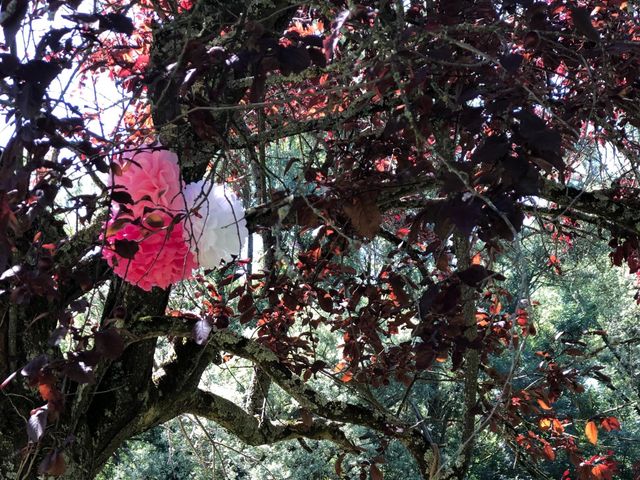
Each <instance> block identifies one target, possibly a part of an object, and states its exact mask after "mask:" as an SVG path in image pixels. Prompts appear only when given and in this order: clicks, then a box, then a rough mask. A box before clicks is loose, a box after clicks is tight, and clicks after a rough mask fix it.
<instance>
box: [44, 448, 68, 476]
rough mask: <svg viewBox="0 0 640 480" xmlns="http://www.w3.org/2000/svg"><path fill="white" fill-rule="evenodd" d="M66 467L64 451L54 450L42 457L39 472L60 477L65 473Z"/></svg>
mask: <svg viewBox="0 0 640 480" xmlns="http://www.w3.org/2000/svg"><path fill="white" fill-rule="evenodd" d="M66 469H67V466H66V464H65V462H64V456H63V455H62V452H60V451H58V450H53V451H52V452H51V453H49V454H47V455H46V456H45V457H44V458H43V459H42V462H40V466H39V467H38V473H39V474H41V475H51V476H54V477H59V476H60V475H63V474H64V472H65V471H66Z"/></svg>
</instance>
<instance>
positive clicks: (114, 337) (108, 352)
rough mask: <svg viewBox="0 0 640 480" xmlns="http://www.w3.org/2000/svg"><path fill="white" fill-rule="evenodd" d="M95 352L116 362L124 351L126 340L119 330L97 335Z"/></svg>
mask: <svg viewBox="0 0 640 480" xmlns="http://www.w3.org/2000/svg"><path fill="white" fill-rule="evenodd" d="M94 338H95V351H96V352H97V353H98V354H100V355H101V356H103V357H105V358H108V359H109V360H116V359H117V358H118V357H119V356H120V355H122V352H123V351H124V340H123V338H122V336H121V335H120V333H118V331H117V330H115V329H113V328H110V329H109V330H104V331H102V332H98V333H96V334H95V337H94Z"/></svg>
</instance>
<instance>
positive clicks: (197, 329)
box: [191, 318, 212, 345]
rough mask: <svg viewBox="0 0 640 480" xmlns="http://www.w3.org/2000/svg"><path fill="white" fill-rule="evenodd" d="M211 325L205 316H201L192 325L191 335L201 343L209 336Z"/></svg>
mask: <svg viewBox="0 0 640 480" xmlns="http://www.w3.org/2000/svg"><path fill="white" fill-rule="evenodd" d="M211 330H212V326H211V323H210V322H209V320H208V319H207V318H201V319H200V320H198V321H197V322H196V323H195V325H194V326H193V330H192V331H191V336H192V337H193V340H194V341H195V342H196V343H197V344H198V345H203V344H204V343H205V342H206V341H207V339H208V338H209V334H210V333H211Z"/></svg>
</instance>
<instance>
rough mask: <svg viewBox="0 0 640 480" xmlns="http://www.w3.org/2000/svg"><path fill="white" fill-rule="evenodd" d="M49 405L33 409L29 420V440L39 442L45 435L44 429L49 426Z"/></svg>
mask: <svg viewBox="0 0 640 480" xmlns="http://www.w3.org/2000/svg"><path fill="white" fill-rule="evenodd" d="M47 414H48V412H47V406H46V405H45V406H43V407H40V408H37V409H35V410H34V411H33V413H32V414H31V416H30V417H29V420H28V421H27V435H28V436H29V441H30V442H33V443H37V442H39V441H40V439H41V438H42V436H43V435H44V431H45V429H46V428H47Z"/></svg>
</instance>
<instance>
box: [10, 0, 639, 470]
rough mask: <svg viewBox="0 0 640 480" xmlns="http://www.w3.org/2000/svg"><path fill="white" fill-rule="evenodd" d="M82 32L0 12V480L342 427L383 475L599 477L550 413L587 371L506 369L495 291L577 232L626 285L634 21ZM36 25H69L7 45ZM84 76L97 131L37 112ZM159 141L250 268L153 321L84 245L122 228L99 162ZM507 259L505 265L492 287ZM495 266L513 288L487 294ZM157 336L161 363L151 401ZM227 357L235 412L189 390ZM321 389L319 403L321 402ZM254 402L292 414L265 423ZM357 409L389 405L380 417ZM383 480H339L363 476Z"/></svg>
mask: <svg viewBox="0 0 640 480" xmlns="http://www.w3.org/2000/svg"><path fill="white" fill-rule="evenodd" d="M79 7H80V5H79V4H77V3H76V2H69V3H64V4H62V3H60V2H52V3H49V4H48V5H40V4H38V3H30V2H27V1H19V0H15V1H10V2H5V4H3V7H2V12H3V15H2V21H0V24H1V25H2V27H3V31H4V39H5V46H6V53H3V54H2V55H1V64H0V67H1V68H0V72H1V73H2V76H3V80H2V92H3V93H2V95H3V108H4V109H5V112H6V114H7V115H8V117H9V118H10V119H11V122H12V126H13V127H14V133H13V134H12V135H11V137H10V138H9V139H8V141H7V142H6V144H5V148H4V150H3V152H2V157H1V159H0V162H1V165H0V226H1V227H2V228H0V270H1V271H3V272H4V273H3V274H2V276H1V277H0V282H1V283H2V286H1V287H0V288H1V289H2V292H1V296H0V311H1V312H2V315H1V318H2V321H1V322H0V375H2V377H3V378H7V380H6V381H5V382H4V383H3V395H2V397H0V402H1V404H2V408H3V412H11V414H7V415H5V416H4V417H3V418H2V420H0V422H1V426H2V428H1V432H2V434H1V435H0V450H1V451H2V452H3V462H2V465H1V466H0V474H1V475H2V476H3V478H32V477H35V476H36V475H37V472H38V471H40V472H42V473H49V474H52V475H53V474H55V475H61V476H63V477H65V476H66V477H67V478H74V479H81V478H93V477H94V476H95V475H96V474H97V473H98V472H99V471H100V469H101V468H102V467H103V466H104V464H105V462H106V461H107V460H108V459H109V458H110V456H111V455H112V454H113V453H114V451H115V450H116V449H117V448H118V447H119V446H120V445H121V444H122V442H123V441H124V440H126V439H127V438H130V437H132V436H134V435H136V434H139V433H142V432H145V431H147V430H148V429H150V428H152V427H154V426H156V425H159V424H161V423H163V422H166V421H168V420H170V419H172V418H174V417H175V416H177V415H179V414H182V413H191V414H195V415H199V416H202V417H205V418H208V419H211V420H213V421H215V422H217V423H218V424H220V425H222V426H224V427H225V428H226V429H228V430H229V431H230V432H232V433H233V434H235V435H237V436H238V437H239V438H240V439H241V440H242V441H244V442H246V443H249V444H252V445H258V444H271V443H275V442H280V441H285V440H290V439H295V438H309V439H321V440H327V441H330V442H333V443H335V444H336V445H338V446H339V447H340V448H341V449H343V451H344V452H345V453H353V454H357V453H361V452H362V450H361V447H360V446H359V445H358V443H357V442H356V441H355V439H354V438H352V437H350V436H349V434H348V428H347V426H349V425H357V426H361V427H364V428H365V429H367V431H369V432H375V434H376V435H378V436H379V437H380V438H381V439H382V440H381V441H380V451H381V452H383V451H384V448H385V444H388V442H390V441H391V440H397V441H399V442H400V443H402V444H403V445H404V446H405V448H406V449H407V450H408V451H409V452H410V453H411V455H412V456H413V458H414V459H415V461H416V464H417V468H418V469H419V471H420V472H421V475H422V476H424V477H425V478H465V476H466V475H467V472H468V470H469V467H470V465H471V463H472V461H473V459H474V452H476V451H477V439H478V436H479V435H481V434H483V432H485V431H488V430H490V431H491V432H493V434H495V435H496V436H497V438H498V439H499V441H500V442H501V444H503V445H507V446H509V448H511V449H513V451H514V452H518V454H520V453H522V454H524V456H525V457H524V458H525V460H522V468H525V469H526V470H527V471H528V472H529V474H530V475H532V476H538V477H540V478H546V477H544V476H543V475H544V473H543V472H542V473H541V472H540V469H539V467H538V466H537V462H539V461H541V460H543V459H546V460H547V461H554V460H556V461H560V459H559V458H558V459H556V457H557V456H558V455H559V454H562V458H563V459H564V460H563V461H564V462H565V464H566V465H567V466H568V467H570V468H571V471H572V473H571V475H577V476H578V478H585V479H590V478H611V475H612V474H613V472H614V470H615V463H614V460H613V459H612V458H611V455H610V454H609V453H607V452H604V451H601V452H599V453H598V454H597V455H594V456H591V457H588V456H586V454H585V452H586V449H585V446H584V444H583V443H580V442H576V441H575V439H574V436H573V435H571V434H569V432H568V431H567V430H568V424H569V423H570V422H569V421H568V420H567V416H566V415H565V414H564V413H563V412H562V411H561V409H562V408H566V407H563V406H562V403H563V402H562V399H563V395H568V394H569V393H571V392H573V393H579V392H581V391H582V390H583V388H584V387H583V383H584V378H585V377H584V375H585V371H583V370H582V369H580V368H578V367H576V366H571V368H566V369H565V368H563V365H562V364H561V363H560V361H559V360H557V358H556V357H555V356H554V355H553V354H552V353H550V352H541V360H542V364H540V365H538V363H539V361H540V360H535V361H534V360H532V359H531V358H530V357H527V356H523V353H522V352H523V350H524V349H525V348H526V345H527V340H528V338H529V336H530V335H532V334H534V333H535V326H534V325H533V323H532V322H531V311H530V304H529V302H528V299H529V294H530V292H529V291H528V290H529V289H528V288H527V286H528V285H529V282H530V280H531V278H527V277H526V275H525V274H533V275H535V272H533V273H532V272H531V271H529V270H527V269H525V268H520V267H523V266H524V265H525V263H524V259H525V258H526V253H525V252H524V251H523V245H524V242H525V241H526V238H527V237H528V235H530V234H535V235H539V236H543V237H545V236H546V237H552V241H553V242H555V243H554V244H553V245H554V248H555V249H556V250H558V251H556V252H547V251H545V250H544V248H541V252H540V253H539V254H540V257H539V258H536V259H535V260H536V262H537V264H538V267H537V268H542V269H547V270H551V271H554V272H556V273H557V274H561V273H562V254H563V253H562V246H563V245H565V246H566V245H568V244H570V243H571V240H572V239H573V238H575V237H576V236H581V235H590V236H597V235H601V236H606V237H607V240H608V241H609V248H610V249H611V258H612V261H613V263H614V264H615V265H617V266H621V265H623V264H625V265H627V267H628V268H629V270H630V272H631V273H636V272H638V270H639V268H640V256H639V253H638V250H639V246H638V235H639V234H640V220H639V219H638V215H637V213H636V212H637V210H638V207H639V206H640V205H639V204H640V201H639V200H638V198H640V196H639V195H638V194H639V191H638V160H637V159H638V158H639V153H640V152H639V148H640V147H639V144H638V131H637V128H638V127H640V111H638V108H637V105H636V102H635V101H634V99H635V98H636V97H637V94H638V91H639V90H640V84H639V83H638V80H637V79H638V78H639V75H638V74H639V70H640V57H639V53H640V45H639V43H638V35H639V34H640V31H639V30H640V27H638V25H640V22H639V18H638V16H639V15H638V12H637V11H636V10H635V7H634V6H633V4H632V3H631V2H623V1H613V0H611V1H604V0H602V1H597V2H596V1H585V2H581V3H580V4H574V2H563V1H549V2H535V3H534V2H532V1H525V0H522V1H502V2H492V1H488V0H487V1H484V0H478V1H464V0H457V1H442V2H440V1H424V2H413V1H412V2H400V1H397V2H378V1H371V2H366V1H365V2H361V3H358V4H351V3H347V2H341V1H332V2H318V3H313V2H290V1H288V0H276V1H261V0H255V1H252V2H244V1H242V2H240V1H224V2H218V1H215V0H201V1H199V2H195V3H193V4H192V3H190V2H188V1H182V2H172V1H160V2H156V1H140V2H137V3H134V4H120V3H118V2H114V3H105V4H104V5H103V8H104V11H99V12H92V13H84V12H82V11H80V10H79ZM56 12H57V13H56ZM49 13H51V14H52V15H53V14H55V15H58V18H62V17H64V18H65V19H66V21H67V24H66V25H67V26H65V27H63V28H53V27H52V26H48V27H47V29H46V31H45V32H44V33H43V34H37V33H32V34H28V33H29V31H30V29H31V30H33V31H34V32H37V28H36V25H37V19H38V18H39V17H42V16H44V15H45V14H49ZM25 32H26V34H25ZM107 78H108V79H110V80H112V81H115V84H116V85H117V88H118V89H117V90H115V87H110V88H114V92H115V91H117V92H118V93H119V94H121V95H122V97H121V99H119V100H118V99H116V101H115V102H114V103H115V104H117V105H120V106H121V111H122V117H123V122H122V123H121V124H119V127H122V126H123V125H124V128H122V129H120V130H115V131H114V133H113V135H111V134H109V133H108V132H107V133H105V132H106V126H105V124H106V123H107V120H106V118H104V119H102V118H100V114H101V112H102V111H103V109H104V108H105V105H104V103H101V101H96V107H95V109H94V110H91V108H89V107H86V102H83V101H77V100H76V99H74V98H73V97H72V96H71V95H70V93H69V90H68V88H67V87H64V86H63V87H62V88H58V87H56V85H57V83H56V82H58V81H61V82H64V83H62V84H63V85H64V84H67V82H68V84H69V85H72V84H73V82H76V81H78V82H80V83H83V84H85V85H86V84H91V83H93V86H94V89H93V91H94V92H100V90H101V89H102V88H103V87H104V85H105V82H106V81H107V80H105V79H107ZM54 91H56V92H57V93H58V95H57V98H56V94H55V93H54ZM97 95H98V94H96V97H97ZM112 101H113V99H112ZM96 121H97V123H96ZM96 125H98V127H100V130H96V128H95V126H96ZM98 132H99V133H98ZM156 140H157V141H160V142H161V143H162V145H163V146H164V148H167V149H170V150H171V151H173V152H175V153H176V154H177V157H178V158H179V161H180V175H181V177H182V179H183V180H184V181H185V182H186V183H190V182H196V181H199V180H201V179H202V178H204V177H207V178H209V179H215V180H216V181H218V182H219V183H222V182H225V183H227V184H228V185H230V186H231V187H232V188H234V189H235V190H236V191H237V193H238V194H240V195H242V196H243V197H244V199H245V202H246V203H247V205H250V208H249V209H248V210H247V214H246V222H247V225H248V227H249V230H250V231H252V232H256V233H258V234H260V236H261V238H262V252H263V255H262V256H263V258H262V261H258V260H257V259H256V258H253V257H254V256H255V255H253V254H254V253H259V249H258V248H257V247H256V249H255V250H252V249H253V247H252V246H251V245H250V246H249V253H248V257H250V259H249V260H244V259H238V260H237V261H236V262H231V263H230V264H227V265H226V266H224V267H221V268H219V269H215V270H214V271H213V272H209V271H205V272H202V273H198V274H196V275H195V277H194V279H193V280H192V281H189V282H184V283H183V284H182V285H177V286H176V287H175V288H174V290H173V292H174V293H173V296H172V294H171V292H170V291H168V290H161V289H158V288H155V289H153V290H151V291H148V292H147V291H143V290H142V289H140V288H137V287H136V286H134V285H130V284H128V283H126V282H124V281H123V280H122V279H121V278H119V277H116V276H114V275H113V273H112V271H111V269H110V268H109V266H108V265H107V263H106V262H105V261H104V260H103V258H102V255H100V253H99V252H98V253H96V252H95V247H99V248H98V250H99V249H100V248H102V249H104V248H105V238H106V237H107V238H108V235H109V231H108V230H105V221H106V220H107V218H108V216H109V207H110V206H113V205H118V206H119V208H121V209H122V208H134V207H133V206H132V205H134V206H135V203H136V202H132V200H131V194H132V193H134V192H126V191H125V192H123V191H122V190H119V189H117V188H114V187H111V186H110V185H113V183H111V184H109V183H108V182H106V181H105V179H106V178H107V177H111V178H112V179H113V178H115V177H118V176H119V175H121V174H122V172H121V171H120V170H119V168H120V167H119V163H118V162H117V161H115V160H114V158H115V156H116V155H117V154H118V153H119V152H122V150H124V149H130V148H150V147H149V146H148V145H149V144H150V143H151V142H152V141H156ZM144 145H146V146H144ZM285 147H286V148H285ZM282 152H284V154H285V155H287V156H286V157H285V158H282V156H281V155H282ZM87 183H91V186H87V185H86V184H87ZM78 189H79V190H78ZM127 195H129V196H127ZM145 214H146V212H145ZM183 217H184V215H183ZM533 222H539V225H541V228H540V229H539V230H538V231H536V230H535V228H532V227H531V225H532V224H533ZM171 225H172V226H171V227H169V230H168V231H169V232H170V231H171V228H173V226H174V222H172V223H171ZM134 243H135V242H134ZM137 248H138V247H135V246H132V245H131V244H130V243H121V244H119V246H118V245H116V253H118V254H119V255H121V256H122V257H124V258H132V257H135V255H136V254H137V253H138V252H137ZM506 255H509V256H511V258H514V259H515V260H514V264H512V265H509V266H504V267H501V266H500V265H501V263H500V262H501V260H503V259H504V258H505V256H506ZM534 263H535V262H534ZM500 268H502V269H503V271H504V273H505V274H507V275H511V274H510V273H509V272H514V271H516V272H519V274H520V277H515V278H516V281H515V282H510V283H509V284H510V285H512V284H513V285H514V287H513V288H510V289H507V287H506V286H503V285H501V282H503V280H505V276H503V274H501V273H498V270H499V269H500ZM613 300H615V299H612V301H613ZM170 302H171V303H170ZM168 306H169V307H168ZM243 326H250V327H252V328H254V329H255V332H256V335H255V336H252V337H248V336H246V335H243V334H242V332H241V328H242V327H243ZM323 331H330V332H331V333H332V334H333V336H335V337H336V338H337V340H335V343H340V350H339V351H340V355H341V358H340V360H339V362H337V365H336V364H329V363H328V362H327V358H322V355H321V354H319V353H318V351H317V349H316V347H317V345H318V338H319V336H320V333H321V332H323ZM598 335H599V338H602V339H603V341H604V342H606V341H607V334H606V332H600V333H599V334H598ZM166 338H169V339H170V344H171V349H172V352H173V355H172V357H171V358H170V359H168V360H167V361H166V362H165V363H164V364H163V365H162V370H161V371H158V370H157V369H156V371H157V373H158V377H157V378H154V377H153V372H154V355H156V353H157V352H158V350H159V348H160V345H161V344H162V345H164V344H165V339H166ZM575 341H576V342H579V341H580V340H579V339H575ZM580 345H581V344H580V343H577V344H576V346H575V347H574V348H575V351H574V353H575V354H576V355H581V354H582V351H581V350H580V348H581V347H580ZM163 348H164V347H163ZM229 355H232V356H234V357H239V358H242V359H245V360H246V361H248V362H250V363H251V364H252V365H253V366H254V368H255V373H254V375H253V385H252V386H251V388H249V389H248V392H249V393H248V395H247V396H248V399H247V403H246V405H245V406H240V405H238V404H236V403H234V402H231V401H229V400H228V399H225V398H224V397H222V396H220V395H217V394H215V393H213V392H211V391H206V390H203V389H200V388H199V387H198V385H199V382H200V378H201V376H202V374H203V372H204V371H205V369H207V367H209V366H210V365H212V364H219V363H221V362H224V361H225V359H226V358H228V356H229ZM525 360H526V362H525ZM445 366H446V368H447V369H450V370H451V371H452V372H453V373H452V375H453V377H454V378H455V379H456V382H457V383H459V385H460V387H459V392H458V397H457V398H458V399H459V403H458V404H456V405H455V408H454V409H453V410H452V411H451V412H449V415H451V413H452V412H453V413H454V414H455V415H458V418H459V419H460V423H459V425H457V427H456V429H455V431H454V432H449V433H447V432H445V431H444V429H441V428H440V427H438V425H436V424H435V423H434V424H430V423H429V420H430V419H433V418H436V415H437V413H438V412H439V410H438V409H439V408H441V407H442V405H441V404H438V401H440V400H441V399H442V398H441V397H440V396H439V395H438V394H437V392H436V393H434V395H432V396H431V397H430V399H431V400H427V399H425V398H424V397H420V396H416V395H415V390H417V389H418V387H419V386H420V385H422V384H429V385H431V388H433V389H436V390H437V388H438V382H437V381H436V380H435V376H437V373H438V372H439V371H441V370H443V369H444V368H445ZM520 369H524V370H526V369H529V370H530V371H534V370H535V369H538V370H537V372H538V376H537V378H536V381H535V382H534V383H533V384H530V385H522V384H521V383H520V382H517V381H516V380H514V373H515V372H516V371H518V370H520ZM322 376H329V377H331V378H334V379H335V380H337V381H336V382H334V383H333V385H332V389H333V390H332V393H331V394H330V396H328V397H327V396H326V395H323V394H321V393H320V392H319V390H318V388H317V380H316V377H322ZM600 380H601V381H605V380H603V379H602V378H600ZM605 383H606V381H605ZM272 384H275V385H277V386H278V387H279V388H281V389H282V390H283V391H284V392H285V393H286V394H287V395H288V396H289V398H290V399H292V400H293V401H295V402H296V403H297V404H298V405H299V412H298V416H297V417H296V418H294V419H278V418H269V416H268V415H266V413H265V411H264V409H263V405H264V399H265V396H267V395H268V392H269V390H270V388H271V385H272ZM383 385H389V386H395V388H399V389H401V391H402V394H401V395H400V396H399V397H398V398H395V399H393V400H389V401H388V402H380V401H378V400H377V399H376V395H374V393H373V392H374V391H375V392H377V391H378V390H377V389H379V388H380V387H381V386H383ZM335 398H340V399H338V400H336V399H335ZM438 399H440V400H438ZM556 403H557V405H558V406H557V408H556ZM434 412H435V413H434ZM25 420H26V424H27V426H26V428H25ZM617 422H618V420H617V418H616V417H615V416H611V415H606V414H605V413H604V412H600V411H594V412H593V413H592V417H590V418H587V419H580V421H579V422H576V425H578V427H579V428H578V427H576V428H578V430H580V435H581V436H582V438H585V437H584V434H585V433H584V432H586V438H587V439H588V440H590V441H591V443H597V440H596V439H595V434H594V429H595V430H596V431H598V430H600V431H603V429H604V430H606V431H609V430H615V429H617V428H619V424H618V423H617ZM441 427H442V426H441ZM594 440H596V441H594ZM16 451H20V453H19V454H16V453H15V452H16ZM340 458H342V457H340ZM381 458H382V457H381V455H378V456H371V457H370V458H369V459H368V460H367V462H364V463H363V469H366V470H367V471H368V473H369V474H370V475H371V477H372V478H379V477H380V476H381V469H380V465H379V463H380V462H381ZM38 465H39V466H38ZM340 469H341V463H340V461H338V462H337V463H336V472H337V474H338V475H339V474H340V473H339V472H340Z"/></svg>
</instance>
